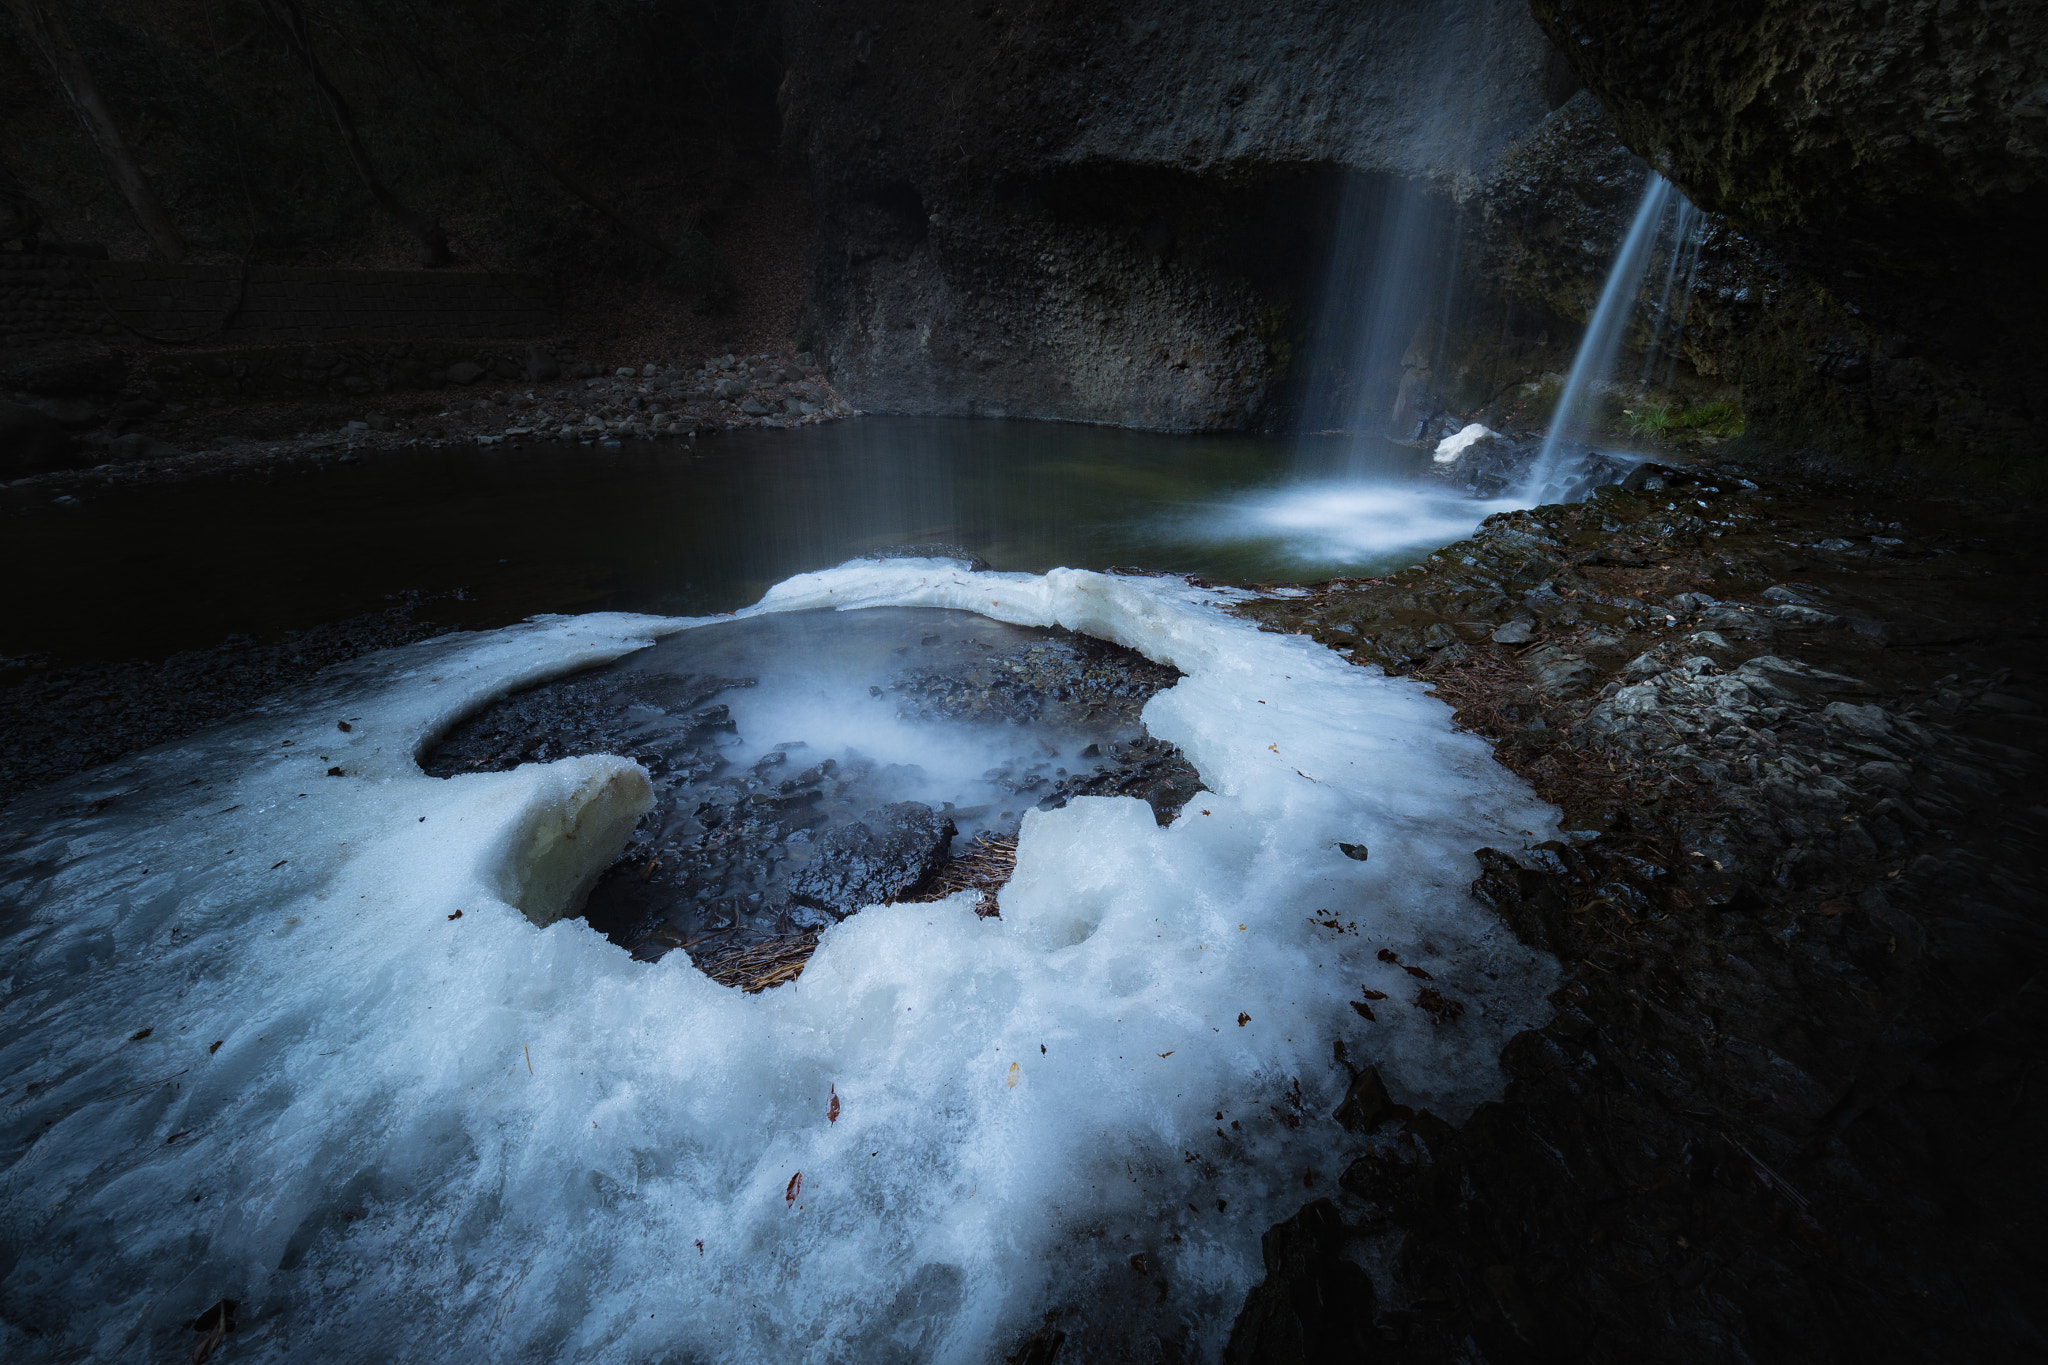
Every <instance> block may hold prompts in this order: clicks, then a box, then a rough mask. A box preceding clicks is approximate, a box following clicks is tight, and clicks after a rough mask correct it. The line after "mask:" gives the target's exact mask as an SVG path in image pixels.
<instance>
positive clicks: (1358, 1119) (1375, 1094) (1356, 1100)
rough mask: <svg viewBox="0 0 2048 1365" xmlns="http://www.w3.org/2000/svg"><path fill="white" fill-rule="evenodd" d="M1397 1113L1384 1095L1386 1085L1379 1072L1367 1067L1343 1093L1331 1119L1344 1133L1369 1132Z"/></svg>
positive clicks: (1388, 1096) (1391, 1101) (1374, 1067)
mask: <svg viewBox="0 0 2048 1365" xmlns="http://www.w3.org/2000/svg"><path fill="white" fill-rule="evenodd" d="M1397 1112H1399V1111H1398V1106H1396V1105H1395V1103H1394V1101H1393V1098H1392V1097H1391V1096H1390V1095H1388V1094H1387V1084H1386V1082H1385V1081H1384V1080H1383V1079H1381V1077H1380V1069H1379V1068H1378V1067H1376V1066H1369V1067H1367V1068H1366V1069H1365V1070H1363V1071H1361V1072H1359V1073H1358V1076H1357V1078H1356V1079H1354V1080H1353V1081H1352V1082H1351V1088H1350V1089H1349V1090H1347V1091H1346V1092H1345V1093H1344V1099H1343V1102H1342V1103H1340V1104H1339V1105H1338V1106H1337V1109H1336V1112H1335V1113H1334V1114H1332V1115H1331V1117H1332V1118H1334V1119H1336V1120H1337V1122H1338V1123H1340V1124H1342V1125H1343V1127H1344V1130H1345V1131H1346V1132H1351V1133H1370V1132H1371V1131H1373V1129H1375V1128H1377V1127H1379V1126H1380V1125H1381V1124H1383V1123H1385V1122H1386V1121H1387V1120H1388V1119H1391V1118H1394V1117H1395V1116H1396V1114H1397Z"/></svg>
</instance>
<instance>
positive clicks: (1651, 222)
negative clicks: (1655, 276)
mask: <svg viewBox="0 0 2048 1365" xmlns="http://www.w3.org/2000/svg"><path fill="white" fill-rule="evenodd" d="M1674 198H1676V199H1677V200H1678V201H1679V203H1680V204H1682V205H1684V206H1685V208H1687V209H1690V208H1692V205H1691V204H1690V203H1687V202H1686V200H1685V197H1684V196H1683V195H1680V194H1679V193H1678V192H1677V191H1676V190H1675V189H1673V188H1672V185H1671V182H1670V181H1668V180H1666V179H1665V178H1664V177H1663V176H1661V175H1659V174H1657V173H1656V172H1655V171H1651V172H1650V178H1649V179H1648V180H1647V181H1645V182H1644V184H1643V199H1642V203H1641V204H1640V205H1639V206H1638V207H1637V209H1636V216H1635V221H1634V222H1632V223H1630V224H1629V229H1628V235H1627V236H1625V237H1624V238H1622V242H1621V250H1620V252H1619V253H1618V254H1617V255H1616V256H1615V258H1614V266H1613V268H1612V269H1611V270H1609V271H1608V273H1607V283H1606V285H1605V286H1604V287H1602V289H1601V290H1600V302H1599V303H1598V304H1597V305H1596V306H1595V307H1594V309H1593V317H1592V320H1591V321H1590V322H1588V323H1587V324H1586V334H1585V336H1584V337H1583V338H1581V339H1580V341H1579V351H1578V354H1577V355H1575V356H1574V357H1572V368H1571V373H1570V374H1568V375H1567V376H1565V381H1564V392H1563V393H1562V394H1561V395H1559V397H1558V400H1557V409H1556V411H1555V412H1553V413H1552V414H1551V418H1550V430H1549V432H1548V433H1547V434H1546V435H1545V436H1544V438H1543V449H1542V451H1541V452H1540V453H1539V454H1538V455H1537V457H1536V463H1535V466H1534V468H1533V469H1532V470H1531V471H1530V475H1529V482H1528V484H1527V485H1526V486H1525V489H1524V492H1525V494H1526V495H1527V496H1529V497H1532V498H1535V499H1536V500H1537V501H1539V502H1540V501H1542V500H1543V497H1542V495H1543V494H1544V493H1545V492H1546V491H1547V490H1548V489H1549V485H1550V484H1552V483H1553V482H1554V481H1555V479H1556V477H1557V473H1558V466H1559V463H1560V459H1561V455H1562V452H1563V450H1564V448H1565V446H1566V445H1567V444H1568V443H1570V444H1579V443H1582V442H1583V440H1584V438H1585V436H1586V435H1587V433H1588V432H1589V430H1590V428H1591V426H1592V422H1591V420H1590V418H1591V416H1592V409H1593V403H1594V399H1595V396H1596V386H1597V385H1598V384H1599V383H1600V381H1601V380H1603V379H1605V378H1606V377H1607V376H1608V374H1609V372H1610V371H1612V370H1613V368H1614V359H1615V354H1616V353H1617V352H1618V351H1619V350H1620V349H1621V338H1622V334H1623V333H1624V332H1625V331H1626V330H1627V327H1628V320H1629V314H1630V311H1631V310H1632V309H1633V308H1634V306H1635V302H1636V294H1637V291H1638V290H1640V289H1641V288H1642V283H1643V276H1644V275H1645V274H1646V273H1647V272H1648V270H1649V267H1650V257H1651V254H1652V249H1653V248H1654V247H1655V246H1656V244H1657V241H1658V238H1659V237H1660V236H1661V235H1662V229H1663V224H1664V214H1665V209H1666V208H1667V207H1669V205H1670V203H1671V201H1672V199H1674ZM1695 212H1697V210H1695ZM1677 254H1678V253H1676V252H1674V253H1673V256H1674V262H1673V263H1674V264H1675V263H1676V261H1675V257H1676V255H1677Z"/></svg>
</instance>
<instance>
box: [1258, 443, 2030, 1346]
mask: <svg viewBox="0 0 2048 1365" xmlns="http://www.w3.org/2000/svg"><path fill="white" fill-rule="evenodd" d="M1631 484H1632V485H1633V486H1634V490H1635V491H1628V490H1625V489H1623V488H1620V487H1608V488H1603V489H1601V490H1600V491H1599V492H1598V493H1597V494H1596V496H1595V497H1594V498H1593V499H1592V500H1590V501H1588V502H1586V503H1583V504H1579V505H1576V506H1568V507H1555V506H1552V507H1541V508H1537V509H1534V510H1532V511H1527V512H1516V513H1510V514H1506V515H1503V516H1499V517H1494V518H1491V519H1490V520H1489V521H1488V523H1487V524H1486V525H1485V526H1484V527H1483V528H1482V529H1481V531H1480V532H1479V534H1478V535H1476V536H1475V537H1473V538H1472V539H1471V540H1469V541H1465V542H1461V543H1459V544H1456V545H1452V546H1448V547H1446V548H1445V549H1444V550H1442V551H1441V552H1439V553H1437V554H1435V555H1432V556H1431V557H1430V558H1429V560H1428V562H1427V563H1426V564H1423V565H1419V566H1416V567H1414V568H1411V569H1409V570H1407V571H1404V572H1403V573H1400V574H1396V575H1393V576H1391V577H1389V578H1385V579H1375V580H1359V581H1339V582H1332V583H1328V584H1324V585H1320V586H1318V587H1317V588H1315V589H1314V590H1313V591H1312V592H1311V593H1310V594H1308V595H1307V596H1303V597H1289V598H1283V599H1268V600H1265V601H1262V602H1260V603H1257V604H1253V605H1251V606H1249V607H1247V608H1246V610H1248V611H1249V612H1251V613H1252V614H1254V615H1256V616H1257V617H1258V618H1259V619H1261V620H1262V621H1263V622H1265V623H1266V624H1268V625H1269V626H1270V627H1271V628H1274V629H1281V630H1292V631H1300V632H1304V633H1307V634H1310V635H1312V636H1314V637H1315V638H1316V639H1318V640H1321V641H1323V642H1324V643H1326V644H1328V645H1330V646H1331V647H1333V648H1338V649H1344V650H1347V651H1349V652H1351V653H1352V655H1353V657H1354V658H1355V659H1357V660H1358V661H1360V662H1371V663H1377V664H1380V665H1381V666H1383V667H1386V668H1387V669H1388V670H1389V671H1393V672H1402V673H1409V674H1412V675H1413V676H1416V677H1419V678H1424V679H1428V680H1430V681H1432V682H1433V683H1434V684H1435V685H1436V688H1437V690H1438V693H1439V695H1441V696H1443V697H1444V698H1445V699H1446V700H1448V701H1450V702H1451V703H1452V704H1453V705H1454V706H1455V707H1457V718H1458V723H1459V724H1461V725H1463V726H1465V727H1467V728H1470V729H1472V730H1475V731H1477V732H1479V733H1481V734H1484V735H1486V736H1487V737H1488V738H1490V739H1491V740H1493V741H1494V743H1495V745H1496V752H1497V754H1498V757H1499V759H1500V761H1501V762H1503V763H1505V764H1506V765H1507V766H1509V767H1510V768H1513V769H1514V770H1516V771H1517V772H1519V773H1522V774H1523V775H1525V776H1526V777H1528V778H1529V780H1530V781H1531V782H1532V783H1533V784H1534V785H1535V786H1536V788H1537V790H1538V791H1539V792H1540V793H1541V794H1542V795H1544V796H1545V797H1546V798H1547V799H1549V800H1551V801H1553V802H1555V803H1557V804H1558V805H1559V806H1560V807H1561V808H1562V809H1563V810H1564V812H1565V815H1566V826H1567V828H1568V829H1569V830H1571V831H1572V833H1571V834H1570V836H1569V837H1568V838H1567V839H1566V840H1565V841H1562V842H1559V843H1555V844H1549V845H1544V846H1540V847H1537V848H1533V849H1527V850H1494V849H1488V850H1480V851H1479V853H1478V859H1479V870H1480V875H1479V877H1478V878H1477V880H1476V881H1475V882H1474V891H1475V892H1476V893H1477V894H1478V895H1479V896H1480V898H1481V899H1482V900H1485V901H1487V902H1488V903H1490V904H1491V905H1492V906H1493V907H1494V909H1495V910H1496V911H1497V912H1498V913H1499V914H1500V915H1501V916H1502V917H1503V919H1504V920H1505V921H1506V922H1507V923H1508V924H1509V925H1511V926H1512V927H1513V928H1514V930H1515V932H1516V933H1517V934H1518V935H1519V936H1520V937H1521V938H1523V939H1524V940H1525V941H1526V942H1528V943H1530V944H1532V945H1535V946H1540V947H1542V948H1544V949H1546V950H1548V951H1550V952H1552V953H1554V954H1556V955H1557V956H1558V958H1559V959H1560V961H1561V962H1562V963H1563V964H1564V967H1565V970H1566V974H1567V983H1566V985H1565V986H1564V987H1563V988H1562V989H1561V990H1560V991H1559V992H1558V993H1557V994H1556V995H1555V996H1554V1002H1555V1004H1556V1006H1557V1009H1558V1014H1557V1017H1556V1018H1555V1019H1553V1020H1552V1021H1551V1022H1550V1023H1549V1024H1547V1025H1545V1026H1544V1027H1543V1028H1541V1029H1538V1030H1534V1031H1531V1032H1529V1033H1525V1034H1523V1035H1521V1036H1519V1037H1517V1038H1516V1039H1515V1040H1513V1042H1512V1043H1511V1044H1510V1045H1509V1047H1508V1048H1507V1049H1506V1051H1505V1052H1504V1054H1503V1058H1502V1061H1503V1064H1504V1067H1505V1069H1506V1070H1507V1072H1508V1075H1509V1077H1510V1083H1509V1087H1508V1091H1507V1094H1506V1096H1505V1098H1504V1099H1503V1100H1502V1101H1500V1102H1498V1103H1494V1104H1489V1105H1486V1106H1483V1107H1482V1108H1481V1109H1480V1110H1479V1111H1478V1112H1477V1113H1475V1114H1474V1115H1473V1116H1472V1117H1471V1118H1470V1119H1469V1120H1468V1121H1466V1122H1465V1123H1463V1124H1462V1125H1460V1126H1457V1127H1455V1128H1454V1127H1452V1126H1450V1125H1448V1124H1446V1123H1444V1122H1442V1121H1440V1120H1437V1119H1436V1118H1434V1117H1433V1116H1431V1115H1429V1114H1426V1113H1422V1114H1415V1113H1411V1112H1409V1111H1407V1110H1405V1109H1403V1108H1401V1107H1400V1106H1398V1105H1397V1104H1395V1103H1394V1102H1393V1100H1394V1099H1398V1097H1399V1084H1398V1077H1392V1076H1388V1077H1382V1076H1381V1075H1380V1073H1379V1072H1378V1071H1377V1069H1375V1068H1373V1067H1372V1066H1371V1065H1370V1063H1371V1061H1372V1057H1373V1051H1372V1045H1371V1036H1370V1027H1369V1026H1363V1027H1362V1028H1361V1030H1360V1034H1361V1036H1359V1037H1356V1038H1351V1039H1349V1040H1338V1041H1339V1043H1340V1045H1342V1046H1343V1048H1344V1053H1343V1054H1342V1055H1340V1058H1339V1060H1340V1062H1343V1061H1344V1058H1345V1057H1348V1058H1349V1059H1350V1060H1349V1061H1348V1062H1345V1064H1347V1065H1351V1066H1353V1067H1354V1069H1355V1074H1356V1075H1357V1077H1358V1081H1357V1084H1356V1085H1355V1086H1354V1088H1353V1099H1354V1101H1356V1102H1355V1103H1351V1104H1349V1105H1347V1107H1346V1108H1345V1109H1343V1110H1340V1111H1339V1115H1338V1119H1339V1120H1340V1121H1343V1122H1345V1123H1346V1126H1347V1127H1349V1128H1351V1129H1353V1131H1355V1132H1356V1133H1357V1134H1358V1139H1359V1145H1358V1149H1357V1155H1356V1157H1355V1159H1354V1160H1353V1161H1352V1162H1351V1164H1350V1165H1349V1167H1348V1168H1347V1169H1346V1170H1345V1172H1344V1173H1343V1176H1342V1178H1341V1181H1340V1182H1339V1183H1340V1186H1341V1188H1340V1190H1339V1191H1338V1192H1337V1193H1336V1194H1335V1197H1334V1198H1329V1199H1322V1200H1317V1201H1315V1202H1313V1203H1311V1204H1310V1205H1309V1206H1307V1207H1306V1208H1305V1209H1304V1210H1303V1212H1302V1213H1301V1215H1300V1216H1298V1217H1297V1218H1295V1219H1293V1220H1290V1221H1289V1222H1287V1223H1283V1224H1281V1225H1279V1226H1277V1227H1275V1228H1274V1229H1273V1230H1272V1231H1271V1232H1270V1233H1269V1234H1268V1236H1267V1239H1266V1246H1265V1253H1266V1263H1267V1270H1268V1277H1267V1280H1266V1282H1265V1284H1264V1285H1263V1286H1262V1287H1261V1288H1259V1289H1258V1290H1257V1291H1255V1292H1254V1294H1253V1295H1252V1297H1251V1299H1250V1300H1249V1302H1248V1303H1247V1305H1246V1307H1245V1310H1244V1312H1243V1314H1242V1316H1241V1317H1240V1319H1239V1320H1238V1323H1237V1327H1236V1331H1235V1333H1234V1335H1233V1337H1232V1342H1231V1347H1230V1350H1229V1352H1228V1353H1227V1356H1226V1359H1229V1360H1232V1361H1261V1362H1265V1361H1283V1360H1285V1361H1298V1360H1317V1359H1328V1358H1337V1357H1336V1355H1335V1354H1333V1353H1336V1352H1345V1353H1355V1354H1357V1355H1360V1356H1363V1355H1365V1354H1367V1353H1371V1355H1372V1357H1373V1358H1375V1359H1387V1360H1404V1361H1438V1360H1459V1359H1470V1358H1472V1355H1473V1352H1474V1349H1475V1348H1476V1350H1477V1352H1478V1353H1481V1354H1483V1356H1484V1358H1486V1359H1488V1360H1495V1361H1519V1360H1564V1359H1574V1360H1577V1359H1584V1360H1617V1361H1618V1360H1644V1359H1656V1360H1674V1361H1675V1360H1698V1361H1702V1362H1705V1361H1709V1360H1711V1361H1726V1360H1729V1359H1745V1358H1746V1359H1755V1360H1767V1359H1802V1360H1833V1359H1850V1358H1857V1359H1905V1358H1914V1359H1922V1358H1930V1356H1937V1357H1941V1358H1956V1359H1977V1360H2005V1359H2016V1358H2020V1357H2022V1356H2023V1355H2026V1354H2028V1353H2029V1352H2031V1351H2033V1350H2036V1349H2038V1348H2039V1345H2040V1343H2041V1341H2042V1340H2043V1337H2042V1335H2041V1332H2042V1329H2041V1325H2040V1310H2039V1299H2038V1295H2037V1293H2036V1290H2035V1286H2036V1285H2038V1283H2039V1276H2040V1273H2041V1268H2042V1267H2041V1257H2040V1253H2039V1252H2038V1250H2036V1249H2035V1239H2034V1238H2033V1236H2032V1233H2031V1228H2032V1227H2033V1225H2034V1223H2035V1221H2036V1220H2037V1219H2038V1218H2039V1217H2040V1215H2041V1213H2042V1212H2043V1211H2044V1209H2048V1186H2044V1182H2043V1179H2042V1176H2041V1172H2040V1167H2039V1164H2038V1162H2036V1161H2035V1160H2033V1158H2032V1156H2031V1155H2030V1153H2031V1147H2032V1142H2033V1137H2032V1134H2034V1133H2037V1132H2038V1131H2040V1125H2041V1124H2042V1122H2043V1120H2044V1119H2048V1112H2044V1103H2043V1100H2042V1098H2041V1087H2040V1086H2039V1085H2038V1084H2033V1083H2031V1082H2033V1081H2034V1080H2036V1079H2037V1078H2036V1077H2035V1074H2034V1073H2035V1072H2036V1070H2037V1069H2038V1067H2039V1064H2040V1063H2039V1056H2040V1050H2039V1040H2040V1038H2041V1036H2042V1029H2043V1025H2044V1023H2048V1014H2044V1004H2048V999H2044V996H2043V994H2042V992H2041V990H2040V988H2039V986H2038V982H2037V976H2036V973H2037V972H2038V968H2039V964H2040V962H2041V960H2042V955H2043V947H2044V943H2043V926H2042V924H2041V921H2040V916H2039V905H2040V893H2039V890H2038V888H2039V886H2040V878H2041V873H2042V870H2043V869H2042V863H2043V849H2044V846H2048V845H2044V840H2043V838H2042V834H2043V831H2044V827H2048V806H2043V805H2042V804H2040V803H2039V801H2038V784H2039V782H2040V779H2041V769H2042V763H2041V754H2042V748H2043V744H2042V739H2043V730H2044V728H2048V718H2044V711H2043V705H2044V702H2048V695H2044V691H2043V677H2044V675H2043V673H2042V663H2043V654H2044V649H2043V632H2042V622H2041V614H2040V611H2041V608H2040V602H2041V598H2040V594H2039V587H2038V576H2039V567H2038V564H2037V562H2036V560H2035V559H2034V558H2033V557H2032V555H2031V554H2030V552H2029V546H2028V545H2027V542H2026V537H2027V534H2028V531H2027V527H2026V525H2025V522H2024V519H2023V518H2021V517H2020V516H2018V515H2016V514H2015V513H2013V512H2012V511H2011V510H2010V509H2001V508H1995V507H1989V506H1985V505H1972V504H1970V503H1969V502H1968V501H1967V500H1966V499H1964V498H1961V497H1956V496H1953V495H1952V494H1951V495H1944V494H1943V493H1941V492H1940V491H1939V490H1927V489H1913V490H1908V489H1902V488H1893V489H1887V488H1885V487H1883V486H1882V485H1881V484H1879V483H1876V482H1873V481H1865V482H1863V483H1862V484H1860V485H1859V486H1856V487H1852V488H1847V489H1845V488H1843V487H1841V485H1840V482H1839V481H1837V480H1830V481H1829V482H1828V483H1827V484H1825V485H1823V484H1821V483H1818V482H1808V481H1804V480H1800V479H1796V478H1788V477H1785V476H1783V475H1777V474H1765V473H1761V472H1758V471H1756V470H1747V469H1743V468H1738V467H1734V466H1730V465H1707V464H1701V465H1694V466H1689V467H1685V468H1674V469H1657V468H1650V469H1647V470H1646V471H1645V472H1644V473H1642V474H1641V475H1639V476H1638V477H1637V478H1635V479H1632V480H1631ZM1759 485H1761V486H1759ZM1446 1026H1448V1027H1455V1026H1456V1025H1455V1023H1450V1024H1447V1025H1446ZM1358 1068H1363V1069H1358ZM1389 1084H1391V1085H1392V1089H1393V1097H1392V1098H1389V1096H1388V1091H1387V1086H1388V1085H1389ZM1361 1265H1363V1266H1366V1267H1370V1268H1371V1273H1370V1274H1366V1273H1364V1272H1362V1271H1361V1270H1360V1266H1361Z"/></svg>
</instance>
